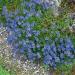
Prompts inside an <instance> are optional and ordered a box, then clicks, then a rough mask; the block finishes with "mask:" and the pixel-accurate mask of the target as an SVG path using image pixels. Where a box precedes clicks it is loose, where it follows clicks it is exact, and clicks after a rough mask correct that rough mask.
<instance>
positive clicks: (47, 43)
mask: <svg viewBox="0 0 75 75" xmlns="http://www.w3.org/2000/svg"><path fill="white" fill-rule="evenodd" d="M7 2H8V1H7ZM20 6H21V8H19V9H18V8H16V10H14V11H13V10H10V11H9V10H8V9H9V8H8V7H7V6H3V7H2V12H1V17H2V18H3V19H4V23H3V25H4V26H5V27H6V29H7V32H8V33H9V36H8V38H7V41H8V44H10V45H11V46H12V47H13V50H12V52H13V56H14V57H15V56H16V55H17V53H18V52H19V53H21V54H25V55H26V56H27V58H28V59H29V60H30V61H31V62H35V61H36V62H37V61H40V62H42V63H44V64H45V65H48V66H50V67H52V68H53V69H56V68H57V67H58V66H59V65H61V64H62V65H63V64H68V63H72V61H73V60H74V58H75V48H74V42H73V41H74V35H73V36H72V34H71V33H68V32H69V31H65V29H67V28H69V26H70V24H71V23H72V19H71V18H69V17H68V16H67V14H65V15H60V16H62V18H61V17H60V16H59V17H54V15H53V14H52V13H53V12H52V9H51V6H52V5H51V4H49V3H46V2H43V3H42V2H41V1H40V0H37V1H36V0H23V1H22V3H21V4H20ZM2 18H1V22H2ZM64 32H65V33H64Z"/></svg>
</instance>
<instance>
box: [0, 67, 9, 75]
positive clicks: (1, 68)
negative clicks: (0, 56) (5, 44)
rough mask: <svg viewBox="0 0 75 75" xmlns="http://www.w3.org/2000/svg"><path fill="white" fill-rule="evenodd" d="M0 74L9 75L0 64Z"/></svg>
mask: <svg viewBox="0 0 75 75" xmlns="http://www.w3.org/2000/svg"><path fill="white" fill-rule="evenodd" d="M0 75H10V74H9V72H8V71H6V70H5V69H4V68H3V67H2V66H0Z"/></svg>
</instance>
